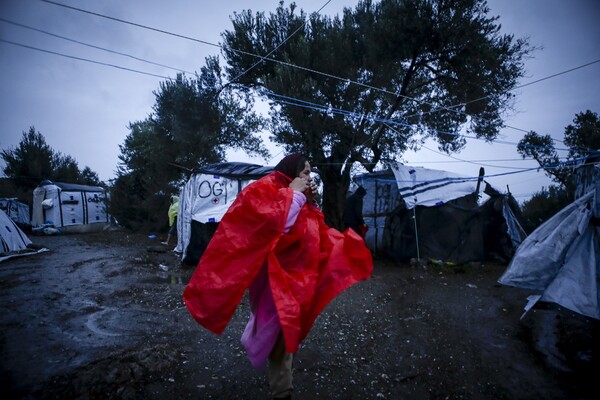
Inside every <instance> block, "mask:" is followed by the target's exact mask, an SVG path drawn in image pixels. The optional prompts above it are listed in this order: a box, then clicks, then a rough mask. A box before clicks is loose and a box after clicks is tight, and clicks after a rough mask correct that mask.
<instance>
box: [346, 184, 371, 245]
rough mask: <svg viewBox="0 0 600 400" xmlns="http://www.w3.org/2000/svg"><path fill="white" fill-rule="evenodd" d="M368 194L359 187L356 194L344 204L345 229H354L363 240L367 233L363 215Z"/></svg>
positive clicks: (349, 197)
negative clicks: (364, 201) (364, 199)
mask: <svg viewBox="0 0 600 400" xmlns="http://www.w3.org/2000/svg"><path fill="white" fill-rule="evenodd" d="M366 194H367V191H366V190H365V188H364V187H362V186H359V187H358V189H356V191H354V193H352V194H351V195H350V196H348V197H347V198H346V202H345V203H344V227H345V229H348V228H352V229H353V230H354V231H355V232H356V233H358V234H359V235H360V236H362V237H363V238H364V237H365V234H366V233H367V225H366V224H365V220H364V219H363V215H362V208H363V197H365V195H366Z"/></svg>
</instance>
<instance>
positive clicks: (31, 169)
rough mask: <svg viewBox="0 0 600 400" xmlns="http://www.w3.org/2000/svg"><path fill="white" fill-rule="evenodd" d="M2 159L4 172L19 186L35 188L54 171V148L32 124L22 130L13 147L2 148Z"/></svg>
mask: <svg viewBox="0 0 600 400" xmlns="http://www.w3.org/2000/svg"><path fill="white" fill-rule="evenodd" d="M2 159H3V160H4V162H5V163H6V167H5V168H4V173H5V174H6V176H7V177H9V178H10V179H11V180H12V181H13V182H14V184H15V185H16V186H17V187H20V188H24V189H32V188H35V187H36V186H37V185H38V184H39V183H40V182H41V181H42V180H44V179H50V178H51V177H52V175H53V172H54V165H53V162H54V150H52V148H51V147H50V146H49V145H48V144H47V143H46V139H45V138H44V136H43V135H42V134H41V133H39V132H36V131H35V128H34V127H33V126H32V127H30V128H29V131H27V132H23V137H22V138H21V141H20V142H19V144H18V146H17V147H16V148H15V149H5V150H2Z"/></svg>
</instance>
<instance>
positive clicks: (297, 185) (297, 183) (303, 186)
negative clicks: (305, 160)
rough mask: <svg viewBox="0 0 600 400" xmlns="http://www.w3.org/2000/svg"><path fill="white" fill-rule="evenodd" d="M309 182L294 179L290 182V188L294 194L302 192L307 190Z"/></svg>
mask: <svg viewBox="0 0 600 400" xmlns="http://www.w3.org/2000/svg"><path fill="white" fill-rule="evenodd" d="M308 185H309V182H308V180H307V179H306V178H300V177H297V178H294V180H293V181H291V182H290V187H291V188H292V189H294V190H295V191H296V192H304V191H305V190H307V189H308Z"/></svg>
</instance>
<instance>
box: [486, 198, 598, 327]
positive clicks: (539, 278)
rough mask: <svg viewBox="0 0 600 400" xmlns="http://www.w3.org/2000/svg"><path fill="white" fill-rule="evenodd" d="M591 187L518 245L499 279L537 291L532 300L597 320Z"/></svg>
mask: <svg viewBox="0 0 600 400" xmlns="http://www.w3.org/2000/svg"><path fill="white" fill-rule="evenodd" d="M594 201H595V192H594V191H590V192H588V193H587V194H586V195H584V196H583V197H581V198H579V199H577V200H576V201H574V202H573V203H571V204H570V205H569V206H567V207H565V208H564V209H563V210H561V211H560V212H558V213H557V214H556V215H554V216H553V217H552V218H550V219H549V220H548V221H546V222H545V223H544V224H542V225H541V226H540V227H539V228H538V229H536V230H535V231H534V232H533V233H532V234H530V235H529V236H528V237H527V238H526V239H525V240H524V241H523V243H521V245H520V246H519V248H518V250H517V252H516V253H515V255H514V257H513V259H512V261H511V263H510V264H509V266H508V268H507V270H506V271H505V272H504V274H503V275H502V276H501V277H500V279H499V280H498V282H499V283H501V284H504V285H509V286H515V287H521V288H525V289H532V290H539V291H541V292H542V294H541V295H540V296H539V297H538V298H537V300H534V301H533V302H531V303H530V304H528V308H527V309H529V308H531V307H532V306H533V305H534V303H535V301H540V300H541V301H546V302H552V303H556V304H559V305H561V306H563V307H565V308H567V309H569V310H572V311H575V312H577V313H580V314H582V315H586V316H588V317H591V318H596V319H600V307H599V304H600V293H599V292H598V276H600V248H599V247H598V246H599V245H598V243H599V242H598V241H599V240H600V236H599V235H600V231H599V228H598V226H596V225H595V224H594V222H593V218H592V217H593V212H592V209H593V203H594Z"/></svg>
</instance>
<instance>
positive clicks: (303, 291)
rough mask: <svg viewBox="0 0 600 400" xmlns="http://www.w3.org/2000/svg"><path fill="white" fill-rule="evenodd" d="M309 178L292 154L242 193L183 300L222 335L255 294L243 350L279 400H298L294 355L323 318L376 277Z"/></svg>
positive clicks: (358, 241)
mask: <svg viewBox="0 0 600 400" xmlns="http://www.w3.org/2000/svg"><path fill="white" fill-rule="evenodd" d="M310 173H311V167H310V164H309V162H308V159H307V158H306V157H305V156H304V155H301V154H291V155H289V156H287V157H285V158H284V159H283V160H281V162H279V164H277V166H276V167H275V171H274V172H272V173H270V174H269V175H267V176H265V177H263V178H261V179H259V180H257V181H255V182H253V183H251V184H250V185H248V186H247V187H246V188H245V189H244V190H242V192H241V193H240V194H239V195H238V196H237V198H236V199H235V201H234V202H233V204H232V205H231V206H230V207H229V209H228V211H227V212H226V213H225V215H224V216H223V218H222V219H221V222H220V223H219V227H218V228H217V231H216V232H215V234H214V236H213V238H212V239H211V241H210V243H209V245H208V247H207V248H206V251H205V252H204V254H203V256H202V258H201V259H200V262H199V263H198V267H197V268H196V270H195V271H194V274H193V275H192V278H191V280H190V282H189V284H188V285H187V286H186V288H185V291H184V293H183V299H184V301H185V304H186V306H187V308H188V310H189V312H190V313H191V315H192V317H193V318H194V319H195V320H196V321H197V322H198V323H199V324H201V325H202V326H204V327H205V328H206V329H208V330H210V331H212V332H214V333H216V334H221V333H222V332H223V331H224V329H225V327H226V326H227V324H228V323H229V321H230V320H231V318H232V316H233V314H234V312H235V309H236V307H237V306H238V304H239V303H240V301H241V300H242V297H243V295H244V293H245V291H246V289H248V290H249V299H250V308H251V315H250V320H249V322H248V325H247V326H246V329H245V331H244V333H243V335H242V343H243V345H244V347H245V348H246V350H247V352H248V357H249V359H250V361H251V363H252V364H253V365H254V366H255V367H257V368H262V367H265V366H266V365H267V364H268V377H269V385H270V388H271V394H272V396H273V398H291V393H292V360H293V354H294V353H295V352H296V351H297V349H298V346H299V344H300V343H301V342H302V340H304V338H305V337H306V336H307V335H308V333H309V331H310V328H311V327H312V325H313V323H314V321H315V319H316V318H317V317H318V315H319V314H320V312H321V311H322V310H323V309H324V308H325V306H326V305H327V304H328V303H329V302H330V301H331V300H333V298H335V296H337V295H338V294H340V293H341V292H342V291H343V290H345V289H346V288H348V287H350V286H351V285H353V284H355V283H356V282H359V281H361V280H364V279H367V278H369V277H370V276H371V273H372V270H373V261H372V258H371V253H370V252H369V250H368V249H367V248H366V247H365V244H364V241H363V240H362V238H361V237H360V236H359V235H357V234H356V233H355V232H354V231H353V230H351V229H349V230H346V231H345V232H344V233H340V232H339V231H337V230H335V229H333V228H330V227H328V226H327V225H326V224H325V221H324V216H323V213H322V212H321V211H320V210H319V209H318V208H317V206H316V205H315V204H313V199H314V197H315V194H316V185H315V184H314V182H313V181H312V179H311V176H310Z"/></svg>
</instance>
